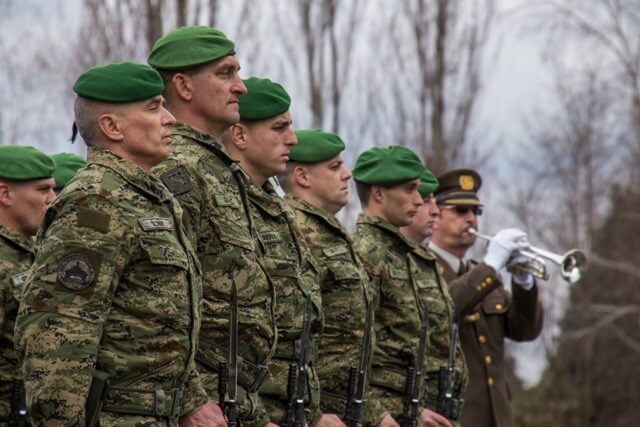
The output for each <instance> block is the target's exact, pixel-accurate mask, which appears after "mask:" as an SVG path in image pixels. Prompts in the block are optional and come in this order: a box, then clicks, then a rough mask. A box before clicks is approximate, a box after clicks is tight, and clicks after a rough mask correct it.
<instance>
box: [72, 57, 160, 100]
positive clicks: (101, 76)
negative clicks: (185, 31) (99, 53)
mask: <svg viewBox="0 0 640 427" xmlns="http://www.w3.org/2000/svg"><path fill="white" fill-rule="evenodd" d="M73 90H74V91H75V92H76V93H77V94H78V96H81V97H83V98H90V99H94V100H96V101H102V102H112V103H125V102H135V101H141V100H143V99H149V98H153V97H154V96H158V95H160V94H162V91H163V90H164V84H163V83H162V78H161V77H160V74H158V72H157V71H156V70H154V69H153V68H151V67H149V66H148V65H145V64H136V63H133V62H118V63H115V64H108V65H102V66H97V67H93V68H89V69H88V70H87V71H85V72H84V73H82V74H80V76H79V77H78V79H77V80H76V83H75V84H74V85H73Z"/></svg>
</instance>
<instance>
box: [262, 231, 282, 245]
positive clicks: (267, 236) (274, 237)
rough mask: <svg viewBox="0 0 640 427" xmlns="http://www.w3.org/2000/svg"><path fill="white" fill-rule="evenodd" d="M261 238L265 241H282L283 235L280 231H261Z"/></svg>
mask: <svg viewBox="0 0 640 427" xmlns="http://www.w3.org/2000/svg"><path fill="white" fill-rule="evenodd" d="M260 238H261V239H262V241H263V242H264V243H278V242H282V237H280V233H276V232H275V231H272V232H267V233H261V234H260Z"/></svg>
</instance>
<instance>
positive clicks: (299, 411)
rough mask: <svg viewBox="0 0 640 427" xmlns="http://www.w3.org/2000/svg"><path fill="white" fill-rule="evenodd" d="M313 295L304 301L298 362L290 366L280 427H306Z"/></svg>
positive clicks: (307, 296)
mask: <svg viewBox="0 0 640 427" xmlns="http://www.w3.org/2000/svg"><path fill="white" fill-rule="evenodd" d="M310 317H311V294H307V295H306V297H305V301H304V315H303V317H302V335H301V337H300V354H299V355H298V361H297V362H296V363H292V364H290V365H289V376H288V381H287V407H286V408H285V413H284V417H283V418H282V421H281V422H280V427H304V426H305V415H304V395H305V390H306V388H307V371H306V369H307V365H308V363H309V341H310V340H311V319H310Z"/></svg>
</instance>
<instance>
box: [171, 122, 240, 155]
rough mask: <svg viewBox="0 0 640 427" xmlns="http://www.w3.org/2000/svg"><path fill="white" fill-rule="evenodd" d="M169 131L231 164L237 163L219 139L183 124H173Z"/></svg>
mask: <svg viewBox="0 0 640 427" xmlns="http://www.w3.org/2000/svg"><path fill="white" fill-rule="evenodd" d="M171 131H172V133H173V134H174V135H180V136H184V137H186V138H189V139H193V140H195V141H197V142H198V143H199V144H200V145H204V146H205V147H207V148H208V149H210V150H212V151H215V152H216V153H217V154H219V155H220V156H222V157H224V158H225V159H227V160H228V161H230V162H232V163H238V161H237V160H235V159H233V158H231V156H230V155H229V152H228V151H227V147H225V146H224V144H223V143H222V140H220V138H217V137H215V136H213V135H210V134H208V133H206V132H203V131H201V130H200V129H197V128H195V127H193V126H190V125H188V124H185V123H174V124H173V125H172V126H171Z"/></svg>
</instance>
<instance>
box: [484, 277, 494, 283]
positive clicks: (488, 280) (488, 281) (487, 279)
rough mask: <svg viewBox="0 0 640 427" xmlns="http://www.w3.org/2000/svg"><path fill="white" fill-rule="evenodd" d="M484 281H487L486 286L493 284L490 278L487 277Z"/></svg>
mask: <svg viewBox="0 0 640 427" xmlns="http://www.w3.org/2000/svg"><path fill="white" fill-rule="evenodd" d="M485 280H486V281H487V285H490V284H491V283H492V282H493V279H492V278H491V277H487V278H486V279H485Z"/></svg>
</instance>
